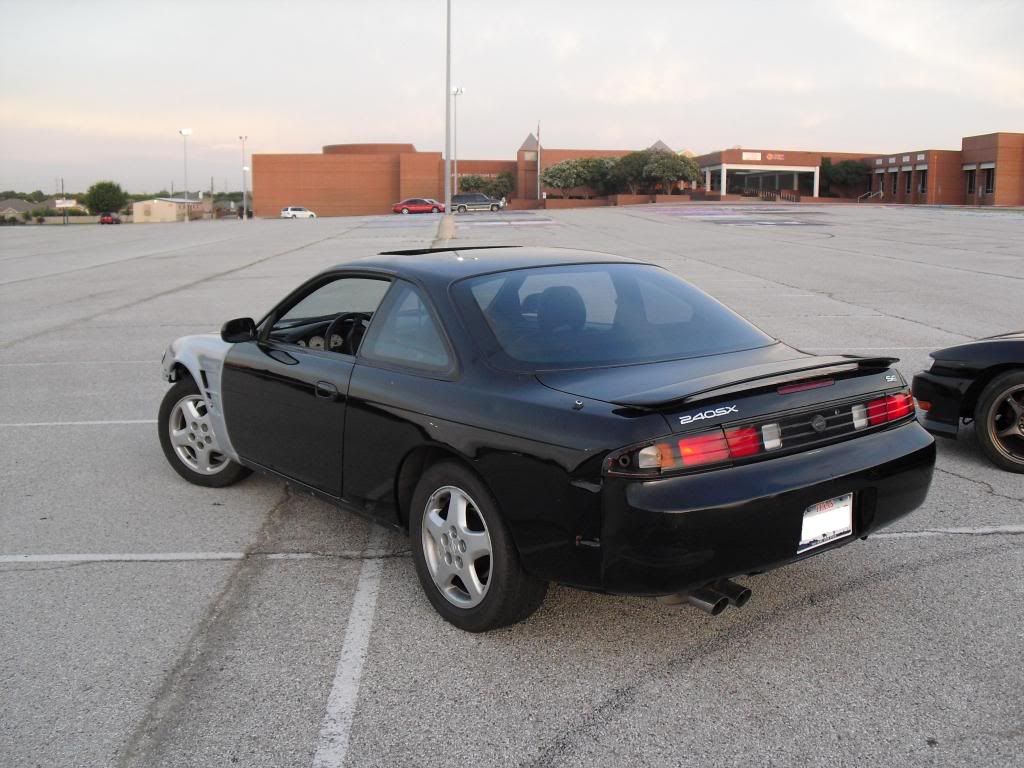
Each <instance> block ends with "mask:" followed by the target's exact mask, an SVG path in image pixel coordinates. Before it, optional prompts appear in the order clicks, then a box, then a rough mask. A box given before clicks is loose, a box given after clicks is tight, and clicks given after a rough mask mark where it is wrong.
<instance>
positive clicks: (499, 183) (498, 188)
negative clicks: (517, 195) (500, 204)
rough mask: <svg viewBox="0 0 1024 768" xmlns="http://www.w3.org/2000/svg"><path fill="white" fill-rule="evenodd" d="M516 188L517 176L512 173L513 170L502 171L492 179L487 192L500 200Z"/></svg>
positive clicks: (508, 195)
mask: <svg viewBox="0 0 1024 768" xmlns="http://www.w3.org/2000/svg"><path fill="white" fill-rule="evenodd" d="M515 188H516V177H515V176H513V175H512V172H511V171H502V172H501V173H499V174H498V175H497V176H495V177H494V178H493V179H491V182H490V185H489V187H488V192H487V194H489V195H490V196H491V197H496V198H498V199H499V200H500V199H501V198H503V197H510V196H511V195H512V193H513V192H514V191H515Z"/></svg>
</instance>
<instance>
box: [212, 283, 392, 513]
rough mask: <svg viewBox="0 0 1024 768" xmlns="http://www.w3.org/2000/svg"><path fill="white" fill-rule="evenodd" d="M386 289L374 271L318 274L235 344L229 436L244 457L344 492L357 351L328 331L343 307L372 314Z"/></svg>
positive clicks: (228, 366) (228, 393) (226, 388)
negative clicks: (347, 429)
mask: <svg viewBox="0 0 1024 768" xmlns="http://www.w3.org/2000/svg"><path fill="white" fill-rule="evenodd" d="M388 287H389V282H388V281H387V279H385V278H379V277H375V276H354V275H340V276H332V277H328V278H319V279H317V280H316V281H313V282H312V283H310V284H307V286H303V288H302V289H300V290H299V291H296V292H295V293H293V294H292V295H291V296H290V297H288V299H286V300H285V301H284V302H282V304H281V306H280V307H279V308H278V309H276V310H275V311H274V312H272V313H271V314H270V315H269V316H268V317H267V318H266V320H265V321H264V322H263V323H262V324H261V326H260V331H259V336H258V337H257V339H256V340H254V341H249V342H243V343H239V344H235V345H234V346H233V347H232V348H231V350H230V351H229V352H228V354H227V357H226V358H225V361H224V369H223V373H222V379H221V381H222V385H221V386H222V392H223V394H222V399H223V404H224V417H225V420H226V422H227V427H228V435H229V438H230V440H231V444H232V447H233V448H234V449H235V451H236V452H237V453H238V455H239V456H240V457H241V458H242V459H244V460H246V461H248V462H250V463H253V464H258V465H260V466H262V467H266V468H268V469H271V470H273V471H275V472H278V473H279V474H282V475H285V476H286V477H289V478H292V479H294V480H297V481H298V482H300V483H303V484H304V485H307V486H310V487H311V488H315V489H316V490H318V491H321V492H323V493H326V494H328V495H330V496H334V497H339V496H341V490H342V452H343V448H344V429H345V416H346V404H347V400H348V389H349V379H350V377H351V374H352V366H353V364H354V362H355V357H354V355H353V354H352V352H354V350H353V349H351V348H346V347H345V346H344V344H345V342H346V341H347V340H342V342H341V344H332V340H331V339H325V338H324V333H325V331H326V330H327V327H328V326H329V325H330V323H331V321H332V320H333V319H334V318H335V317H337V316H338V315H340V314H342V313H348V312H365V313H373V312H374V311H375V310H376V308H377V305H378V304H379V303H380V300H381V299H382V298H383V296H384V294H385V293H386V291H387V289H388ZM332 346H333V347H334V348H333V349H332Z"/></svg>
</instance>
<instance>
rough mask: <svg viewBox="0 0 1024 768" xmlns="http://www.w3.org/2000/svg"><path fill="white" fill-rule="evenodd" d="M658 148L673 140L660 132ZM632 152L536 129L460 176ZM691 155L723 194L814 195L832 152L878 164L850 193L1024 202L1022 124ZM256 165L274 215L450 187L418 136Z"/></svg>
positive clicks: (356, 210) (436, 194) (525, 184)
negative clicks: (948, 135) (565, 142)
mask: <svg viewBox="0 0 1024 768" xmlns="http://www.w3.org/2000/svg"><path fill="white" fill-rule="evenodd" d="M652 148H657V149H663V150H667V149H668V147H667V146H666V145H665V144H664V143H662V142H660V141H658V142H656V143H655V144H654V145H652ZM630 151H632V150H628V149H617V150H608V149H555V148H548V147H544V146H541V145H540V144H539V143H538V141H537V138H536V137H535V136H534V135H533V134H530V135H529V136H528V137H527V138H526V140H525V141H524V142H523V144H522V145H521V146H520V147H519V149H518V151H517V152H516V156H515V159H514V160H463V159H459V161H458V175H459V177H460V178H461V177H463V176H468V175H479V176H485V177H486V176H497V175H498V174H500V173H506V172H507V173H510V174H512V176H513V178H514V179H515V182H516V187H515V191H514V192H513V195H512V202H513V204H514V205H515V204H522V205H524V206H529V205H536V204H537V203H536V200H537V197H538V195H537V170H538V165H539V167H540V170H541V171H542V172H543V170H544V169H545V168H548V167H549V166H552V165H554V164H556V163H559V162H561V161H563V160H570V159H577V158H583V157H620V156H622V155H624V154H627V153H628V152H630ZM538 153H539V163H538ZM694 160H695V161H696V162H697V164H698V166H699V167H700V169H701V179H700V180H699V182H698V185H702V186H703V187H704V189H705V190H706V191H708V192H712V193H719V194H721V193H723V192H724V194H725V195H742V194H744V193H747V194H749V193H752V192H760V191H763V190H778V191H781V190H796V191H798V192H799V193H800V194H801V196H803V197H810V198H815V197H818V195H819V193H820V189H821V168H822V165H823V163H824V162H825V161H826V160H827V161H829V162H831V163H839V162H842V161H844V160H855V161H857V162H861V163H864V164H865V165H866V166H867V167H868V168H869V169H870V170H871V171H872V173H871V174H870V179H871V183H870V188H868V187H867V186H865V188H864V189H844V190H839V193H840V194H842V195H843V196H847V197H858V196H863V197H864V198H865V199H867V200H871V201H874V202H886V203H891V202H896V203H930V204H958V205H1000V206H1017V205H1024V133H992V134H986V135H983V136H967V137H964V139H963V140H962V142H961V148H960V150H943V149H926V150H915V151H912V152H897V153H893V154H888V155H878V154H873V153H869V152H808V151H802V150H801V151H794V150H784V149H770V150H769V149H741V148H734V149H723V150H720V151H718V152H710V153H708V154H705V155H700V156H699V157H695V158H694ZM252 168H253V199H254V209H255V214H256V215H257V216H270V217H273V216H277V215H278V213H279V211H280V210H281V208H284V207H286V206H289V205H301V206H305V207H306V208H309V209H311V210H313V211H316V213H317V214H318V215H320V216H353V215H363V214H375V213H388V212H390V210H391V206H392V204H393V203H395V202H397V201H398V200H402V199H404V198H407V197H432V198H435V199H440V198H441V197H442V196H443V194H444V163H443V159H442V156H441V153H440V152H419V151H417V150H416V148H415V147H414V146H413V145H412V144H332V145H328V146H325V147H324V148H323V151H322V152H321V153H319V154H273V155H271V154H257V155H253V158H252ZM541 192H542V195H543V193H544V192H549V193H550V192H552V190H541ZM568 202H569V201H566V203H568Z"/></svg>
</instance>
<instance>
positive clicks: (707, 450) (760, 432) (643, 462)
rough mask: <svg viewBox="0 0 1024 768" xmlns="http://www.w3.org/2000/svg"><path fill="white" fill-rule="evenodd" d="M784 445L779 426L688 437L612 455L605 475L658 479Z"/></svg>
mask: <svg viewBox="0 0 1024 768" xmlns="http://www.w3.org/2000/svg"><path fill="white" fill-rule="evenodd" d="M781 444H782V440H781V437H780V430H779V426H778V424H768V425H765V426H764V427H762V428H761V429H758V428H757V427H736V428H730V429H722V428H721V427H718V428H717V429H712V430H708V431H707V432H699V433H697V434H691V435H686V436H685V437H672V438H669V439H665V440H659V441H658V442H656V443H653V444H652V445H645V446H643V447H642V448H627V449H625V450H622V451H618V452H616V453H613V454H611V455H610V456H609V457H608V459H607V460H606V461H605V471H607V472H608V473H609V474H615V475H634V476H640V477H645V476H646V477H656V476H658V475H660V474H661V473H663V472H671V471H673V470H675V471H679V470H685V469H695V468H699V467H708V466H713V465H715V464H725V463H728V462H729V461H732V460H733V459H742V458H746V457H748V456H754V455H756V454H758V453H762V452H764V451H765V450H771V449H773V448H777V447H779V446H780V445H781Z"/></svg>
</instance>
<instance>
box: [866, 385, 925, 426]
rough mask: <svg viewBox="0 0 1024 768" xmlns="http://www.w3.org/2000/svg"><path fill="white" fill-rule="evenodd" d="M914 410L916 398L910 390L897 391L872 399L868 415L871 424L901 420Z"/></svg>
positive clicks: (868, 405)
mask: <svg viewBox="0 0 1024 768" xmlns="http://www.w3.org/2000/svg"><path fill="white" fill-rule="evenodd" d="M913 412H914V398H912V397H911V396H910V393H908V392H897V393H896V394H895V395H886V396H885V397H879V398H877V399H875V400H871V401H869V402H868V404H867V417H868V422H869V423H870V424H871V426H873V427H875V426H878V425H879V424H885V423H886V422H889V421H899V420H900V419H902V418H904V417H905V416H909V415H910V414H911V413H913Z"/></svg>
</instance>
